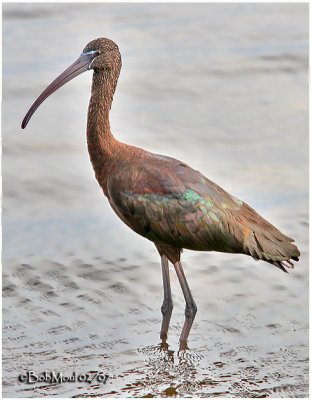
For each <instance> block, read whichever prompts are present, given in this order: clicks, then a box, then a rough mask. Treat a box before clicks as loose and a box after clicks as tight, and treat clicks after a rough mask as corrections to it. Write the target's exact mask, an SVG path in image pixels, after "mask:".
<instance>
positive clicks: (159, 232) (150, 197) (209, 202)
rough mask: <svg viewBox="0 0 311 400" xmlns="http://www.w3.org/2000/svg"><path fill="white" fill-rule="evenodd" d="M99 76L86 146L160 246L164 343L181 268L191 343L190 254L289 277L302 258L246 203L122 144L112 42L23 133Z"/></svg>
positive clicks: (118, 207) (132, 218) (114, 203)
mask: <svg viewBox="0 0 311 400" xmlns="http://www.w3.org/2000/svg"><path fill="white" fill-rule="evenodd" d="M88 69H93V71H94V72H93V84H92V95H91V99H90V104H89V111H88V122H87V142H88V150H89V154H90V159H91V162H92V165H93V168H94V171H95V175H96V179H97V180H98V182H99V184H100V186H101V187H102V189H103V192H104V194H105V195H106V196H107V198H108V200H109V203H110V205H111V207H112V208H113V209H114V211H115V212H116V214H117V215H118V216H119V217H120V218H121V219H122V221H124V222H125V223H126V224H127V225H128V226H129V227H130V228H131V229H133V230H134V231H135V232H137V233H138V234H140V235H142V236H144V237H146V238H147V239H149V240H151V241H152V242H154V244H155V245H156V248H157V250H158V252H159V253H160V256H161V263H162V273H163V287H164V300H163V304H162V308H161V310H162V313H163V321H162V327H161V337H162V339H163V340H165V339H166V336H167V331H168V326H169V321H170V317H171V313H172V308H173V303H172V296H171V290H170V282H169V270H168V260H169V261H171V262H172V264H173V265H174V267H175V270H176V273H177V276H178V279H179V281H180V284H181V287H182V290H183V293H184V296H185V301H186V310H185V315H186V319H185V323H184V327H183V330H182V333H181V337H180V341H181V343H185V342H186V340H187V338H188V334H189V331H190V328H191V326H192V323H193V320H194V317H195V314H196V305H195V302H194V300H193V298H192V295H191V292H190V290H189V287H188V284H187V281H186V278H185V276H184V273H183V270H182V266H181V262H180V254H181V251H182V249H183V248H186V249H191V250H201V251H202V250H204V251H218V252H227V253H241V254H247V255H250V256H252V257H253V258H254V259H256V260H264V261H267V262H269V263H270V264H273V265H275V266H276V267H278V268H280V269H282V270H283V271H285V272H286V269H285V267H290V268H292V267H293V263H292V261H291V260H294V261H298V259H299V258H298V257H299V255H300V253H299V250H298V249H297V247H296V246H295V245H294V244H293V243H292V242H293V241H294V240H293V239H291V238H290V237H288V236H285V235H284V234H283V233H281V232H280V231H279V230H278V229H277V228H276V227H274V226H273V225H272V224H270V223H269V222H268V221H266V220H265V219H263V218H262V217H261V216H260V215H259V214H257V212H256V211H255V210H254V209H252V208H251V207H250V206H249V205H247V204H246V203H244V202H242V201H240V200H238V199H237V198H235V197H234V196H232V195H230V194H229V193H227V192H226V191H224V190H223V189H222V188H220V187H219V186H218V185H216V184H215V183H214V182H212V181H210V180H209V179H207V178H206V177H204V176H203V175H202V174H201V173H200V172H198V171H196V170H194V169H192V168H191V167H189V166H188V165H186V164H184V163H182V162H181V161H178V160H175V159H173V158H170V157H165V156H161V155H157V154H153V153H150V152H147V151H145V150H143V149H140V148H137V147H134V146H129V145H127V144H124V143H121V142H119V141H117V140H116V139H115V138H114V137H113V135H112V133H111V130H110V124H109V110H110V108H111V103H112V99H113V94H114V92H115V88H116V85H117V81H118V77H119V73H120V70H121V56H120V52H119V49H118V46H117V45H116V44H115V43H114V42H112V41H111V40H109V39H96V40H94V41H92V42H90V43H89V44H88V45H87V46H86V47H85V49H84V50H83V53H82V54H81V56H80V57H79V58H78V60H77V61H76V62H75V63H73V64H72V65H71V66H70V67H69V68H67V70H66V71H64V72H63V73H62V74H61V75H60V76H59V77H58V78H56V79H55V81H53V82H52V84H51V85H50V86H48V88H47V89H45V91H44V92H43V93H42V94H41V95H40V96H39V97H38V99H37V100H36V101H35V103H34V104H33V105H32V107H31V108H30V110H29V111H28V113H27V114H26V116H25V118H24V120H23V123H22V128H25V126H26V125H27V123H28V121H29V119H30V117H31V116H32V114H33V113H34V112H35V110H36V109H37V108H38V106H39V105H40V104H41V103H42V102H43V101H44V100H45V99H46V98H47V97H48V96H49V95H50V94H51V93H53V92H54V91H55V90H57V89H58V88H59V87H61V86H62V85H63V84H64V83H66V82H68V81H69V80H70V79H72V78H73V77H75V76H77V75H79V74H80V73H82V72H84V71H86V70H88Z"/></svg>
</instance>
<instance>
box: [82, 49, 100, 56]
mask: <svg viewBox="0 0 311 400" xmlns="http://www.w3.org/2000/svg"><path fill="white" fill-rule="evenodd" d="M82 54H83V55H84V56H92V55H94V54H99V51H98V50H91V51H88V52H87V53H82Z"/></svg>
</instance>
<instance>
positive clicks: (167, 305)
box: [161, 301, 173, 315]
mask: <svg viewBox="0 0 311 400" xmlns="http://www.w3.org/2000/svg"><path fill="white" fill-rule="evenodd" d="M172 311H173V302H171V301H165V302H163V304H162V307H161V312H162V314H163V315H166V314H171V313H172Z"/></svg>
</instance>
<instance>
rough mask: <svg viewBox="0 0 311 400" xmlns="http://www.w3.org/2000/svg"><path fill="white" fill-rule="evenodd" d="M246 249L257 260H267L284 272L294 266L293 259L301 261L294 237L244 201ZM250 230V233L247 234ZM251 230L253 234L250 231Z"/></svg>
mask: <svg viewBox="0 0 311 400" xmlns="http://www.w3.org/2000/svg"><path fill="white" fill-rule="evenodd" d="M243 208H244V216H245V217H246V219H245V220H244V224H245V221H247V228H248V229H246V230H245V225H246V224H245V225H244V224H243V225H244V229H243V232H244V235H243V236H244V246H243V247H244V251H245V252H246V253H247V254H249V255H251V256H252V257H253V258H255V259H257V260H263V261H267V262H268V263H270V264H273V265H275V266H276V267H278V268H280V269H281V270H282V271H284V272H288V271H287V270H286V268H294V264H293V262H292V261H291V260H293V261H299V256H300V252H299V250H298V248H297V247H296V245H295V244H294V243H293V242H294V239H292V238H290V237H288V236H286V235H284V234H283V233H282V232H280V231H279V230H278V229H277V228H276V227H275V226H273V225H272V224H270V223H269V222H268V221H266V220H265V219H264V218H262V217H261V216H259V215H258V214H257V213H256V211H255V210H253V209H252V208H251V207H249V206H248V205H246V204H245V203H244V207H243ZM246 232H248V234H245V233H246ZM249 232H251V234H250V233H249Z"/></svg>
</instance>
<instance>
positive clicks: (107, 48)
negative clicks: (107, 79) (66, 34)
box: [22, 38, 121, 129]
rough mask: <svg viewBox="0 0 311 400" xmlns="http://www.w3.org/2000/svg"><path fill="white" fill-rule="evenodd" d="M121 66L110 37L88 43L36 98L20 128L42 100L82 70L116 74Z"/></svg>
mask: <svg viewBox="0 0 311 400" xmlns="http://www.w3.org/2000/svg"><path fill="white" fill-rule="evenodd" d="M120 68H121V56H120V52H119V48H118V46H117V45H116V44H115V43H114V42H113V41H112V40H110V39H106V38H100V39H95V40H92V41H91V42H90V43H88V44H87V45H86V46H85V48H84V49H83V51H82V53H81V54H80V56H79V58H78V59H77V60H76V61H75V62H74V63H73V64H71V65H70V66H69V67H68V68H67V69H66V70H65V71H64V72H63V73H62V74H60V75H59V76H58V77H57V78H56V79H55V80H54V81H53V82H52V83H51V84H50V85H49V86H48V87H47V88H46V89H45V90H44V91H43V92H42V93H41V94H40V96H39V97H38V98H37V100H36V101H35V102H34V103H33V105H32V106H31V107H30V109H29V111H28V112H27V114H26V115H25V117H24V119H23V122H22V128H23V129H24V128H26V126H27V124H28V122H29V120H30V118H31V117H32V115H33V114H34V112H35V111H36V109H37V108H38V107H39V106H40V104H41V103H43V101H44V100H45V99H46V98H47V97H48V96H50V95H51V94H52V93H54V92H55V91H56V90H57V89H59V88H60V87H61V86H63V85H64V84H65V83H67V82H69V81H70V80H71V79H73V78H75V77H76V76H78V75H80V74H82V72H85V71H88V70H90V69H93V70H94V72H95V73H98V72H100V71H107V72H108V71H112V70H114V69H115V70H116V75H117V76H118V74H119V72H120Z"/></svg>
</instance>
